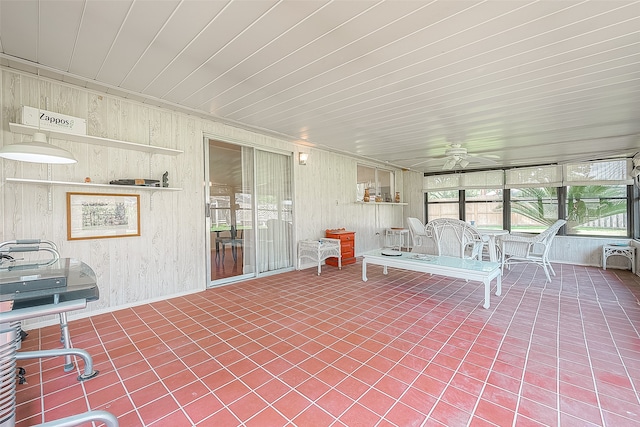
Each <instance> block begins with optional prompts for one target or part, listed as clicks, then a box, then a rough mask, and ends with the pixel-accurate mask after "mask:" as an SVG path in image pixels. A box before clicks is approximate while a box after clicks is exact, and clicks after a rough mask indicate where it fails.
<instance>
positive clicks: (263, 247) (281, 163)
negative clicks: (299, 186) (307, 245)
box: [255, 150, 293, 273]
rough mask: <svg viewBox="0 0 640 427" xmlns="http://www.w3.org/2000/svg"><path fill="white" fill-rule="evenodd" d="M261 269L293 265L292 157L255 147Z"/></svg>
mask: <svg viewBox="0 0 640 427" xmlns="http://www.w3.org/2000/svg"><path fill="white" fill-rule="evenodd" d="M255 194H256V202H257V210H258V251H257V253H258V272H260V273H264V272H266V271H274V270H279V269H283V268H290V267H292V266H293V244H292V239H293V233H292V228H293V224H292V220H293V194H292V186H291V156H286V155H283V154H277V153H270V152H266V151H260V150H256V193H255Z"/></svg>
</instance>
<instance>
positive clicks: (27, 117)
mask: <svg viewBox="0 0 640 427" xmlns="http://www.w3.org/2000/svg"><path fill="white" fill-rule="evenodd" d="M20 122H21V123H22V124H23V125H29V126H36V127H40V128H42V129H51V130H59V131H61V132H68V133H75V134H78V135H86V134H87V121H86V120H85V119H81V118H79V117H73V116H67V115H64V114H60V113H54V112H52V111H45V110H39V109H37V108H33V107H26V106H25V107H22V109H21V110H20Z"/></svg>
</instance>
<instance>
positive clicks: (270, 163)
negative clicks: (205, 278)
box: [205, 140, 294, 286]
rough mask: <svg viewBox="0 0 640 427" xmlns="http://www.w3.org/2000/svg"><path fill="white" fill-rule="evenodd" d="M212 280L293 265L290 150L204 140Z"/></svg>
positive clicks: (213, 282) (222, 280)
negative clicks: (272, 149)
mask: <svg viewBox="0 0 640 427" xmlns="http://www.w3.org/2000/svg"><path fill="white" fill-rule="evenodd" d="M205 151H206V152H207V156H206V158H207V162H206V165H205V172H206V173H207V174H208V187H209V188H208V199H207V201H206V203H207V204H208V209H207V213H208V215H207V218H206V220H207V226H206V227H207V228H206V229H207V230H208V239H209V242H210V247H209V250H208V252H209V253H208V257H207V269H208V271H209V277H210V282H211V286H217V285H221V284H224V283H227V282H231V281H236V280H239V279H244V278H249V277H254V276H256V275H259V274H261V273H267V272H272V271H277V270H282V269H289V268H292V267H293V266H294V261H293V258H294V254H293V235H292V231H291V230H292V221H293V203H292V200H293V199H292V191H291V188H292V185H291V156H287V155H283V154H278V153H272V152H266V151H261V150H257V149H254V148H252V147H246V146H241V145H237V144H230V143H226V142H221V141H215V140H208V141H207V142H206V144H205Z"/></svg>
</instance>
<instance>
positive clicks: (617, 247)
mask: <svg viewBox="0 0 640 427" xmlns="http://www.w3.org/2000/svg"><path fill="white" fill-rule="evenodd" d="M614 255H619V256H623V257H625V258H627V259H628V260H629V261H631V272H632V273H634V274H635V272H636V248H635V247H634V246H631V245H628V244H627V245H625V244H610V245H603V246H602V269H603V270H606V269H607V258H609V257H610V256H614Z"/></svg>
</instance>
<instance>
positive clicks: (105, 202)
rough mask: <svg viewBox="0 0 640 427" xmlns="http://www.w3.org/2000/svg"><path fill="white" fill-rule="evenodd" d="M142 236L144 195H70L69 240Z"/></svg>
mask: <svg viewBox="0 0 640 427" xmlns="http://www.w3.org/2000/svg"><path fill="white" fill-rule="evenodd" d="M135 236H140V195H139V194H104V193H72V192H69V193H67V240H86V239H107V238H114V237H135Z"/></svg>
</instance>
